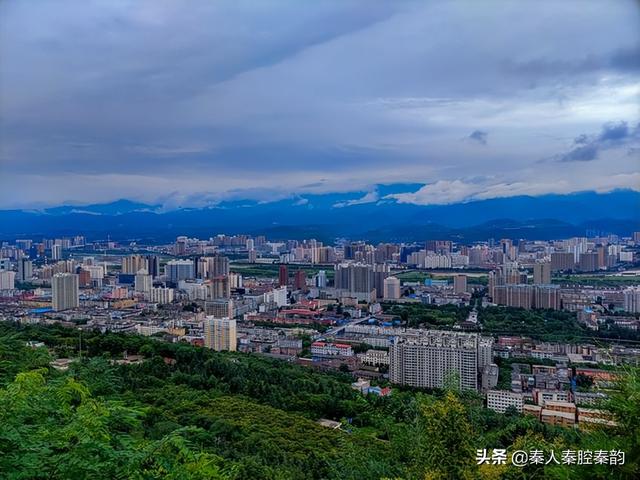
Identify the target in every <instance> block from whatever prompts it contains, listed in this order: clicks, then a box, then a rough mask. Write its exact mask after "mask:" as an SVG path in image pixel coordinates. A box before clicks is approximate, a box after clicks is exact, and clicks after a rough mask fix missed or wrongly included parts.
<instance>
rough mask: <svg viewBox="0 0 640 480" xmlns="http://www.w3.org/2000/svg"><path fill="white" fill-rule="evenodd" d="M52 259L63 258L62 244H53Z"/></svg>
mask: <svg viewBox="0 0 640 480" xmlns="http://www.w3.org/2000/svg"><path fill="white" fill-rule="evenodd" d="M51 259H52V260H62V245H51Z"/></svg>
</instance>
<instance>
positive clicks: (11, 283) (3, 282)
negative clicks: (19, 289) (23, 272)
mask: <svg viewBox="0 0 640 480" xmlns="http://www.w3.org/2000/svg"><path fill="white" fill-rule="evenodd" d="M15 279H16V272H13V271H11V270H0V290H13V289H14V288H15Z"/></svg>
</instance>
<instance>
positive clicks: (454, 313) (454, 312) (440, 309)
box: [382, 302, 471, 328]
mask: <svg viewBox="0 0 640 480" xmlns="http://www.w3.org/2000/svg"><path fill="white" fill-rule="evenodd" d="M382 308H383V311H384V313H386V314H389V315H396V316H397V317H398V318H400V319H401V320H402V321H403V324H404V325H406V326H407V327H410V328H417V327H424V328H438V327H451V326H452V325H453V324H454V323H456V322H460V321H463V320H465V319H466V318H467V317H468V316H469V312H470V311H471V308H468V307H457V306H455V305H427V304H424V303H417V302H416V303H383V304H382Z"/></svg>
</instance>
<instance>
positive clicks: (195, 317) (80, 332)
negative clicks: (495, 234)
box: [0, 233, 640, 478]
mask: <svg viewBox="0 0 640 480" xmlns="http://www.w3.org/2000/svg"><path fill="white" fill-rule="evenodd" d="M639 254H640V233H635V234H634V235H633V237H631V238H620V237H617V236H597V235H593V236H590V237H585V238H570V239H562V240H557V241H532V240H522V239H520V240H512V239H501V240H497V241H496V240H493V239H490V240H488V241H487V242H480V243H477V244H473V245H460V244H457V243H455V242H452V241H448V240H427V241H426V242H423V243H419V244H418V243H416V244H392V243H382V244H378V245H370V244H368V243H366V242H363V241H358V242H353V241H347V240H344V239H340V240H338V241H337V242H336V243H335V245H324V244H322V243H321V242H318V241H315V240H304V241H297V240H286V241H273V240H269V239H267V238H265V237H261V236H256V237H251V236H244V235H235V236H227V235H217V236H215V237H212V238H209V239H207V240H200V239H196V238H187V237H178V238H177V239H176V241H175V243H173V244H169V245H141V244H138V243H136V242H135V241H128V242H115V241H111V240H109V239H106V240H101V241H90V242H88V241H86V239H85V238H84V237H82V236H75V237H71V238H57V239H24V238H21V239H17V240H15V241H14V242H5V243H3V244H2V248H1V249H0V257H1V258H0V292H1V298H0V318H1V319H2V320H3V323H2V324H1V327H0V364H1V365H2V369H0V372H1V374H0V380H1V382H2V390H1V391H0V404H1V405H2V408H1V409H0V421H1V423H2V425H3V433H2V434H0V450H1V451H3V452H4V455H3V457H2V458H1V459H0V471H5V472H12V471H13V472H19V473H16V475H15V476H14V477H10V478H55V477H63V478H81V477H85V476H88V475H91V476H93V477H95V478H118V476H121V477H123V478H125V477H126V478H385V477H388V478H499V477H500V476H501V475H505V477H504V478H521V477H519V476H522V478H541V477H536V475H544V476H545V478H547V477H548V478H605V477H610V476H613V477H614V478H629V477H630V476H633V475H635V474H638V473H640V470H638V468H639V463H638V462H639V460H640V455H639V450H638V449H639V448H640V442H639V438H640V437H639V435H638V432H639V430H638V423H637V422H638V418H639V417H638V413H639V412H638V410H640V401H639V395H640V390H639V386H638V383H639V379H638V373H637V366H638V362H639V359H640V331H639V326H640V320H639V319H638V317H639V314H640V287H639V286H638V285H640V277H639V276H638V270H637V268H638V266H639V260H640V257H639ZM234 352H235V353H234ZM427 445H428V448H426V446H427ZM514 449H519V450H521V451H524V452H526V453H527V455H529V457H528V462H527V464H526V465H524V466H523V467H519V468H517V467H516V466H514V465H513V464H512V463H511V464H510V463H506V462H504V461H501V460H500V458H501V455H506V454H505V453H504V452H505V451H507V450H508V451H510V452H511V451H513V450H514ZM536 452H540V453H539V455H538V457H539V456H540V455H542V456H544V455H547V457H544V458H543V459H542V461H540V458H538V457H536V455H537V454H536ZM549 452H551V457H549ZM554 452H555V453H554ZM577 467H580V468H577ZM61 469H62V470H61ZM113 472H118V473H117V474H115V475H114V473H113ZM165 475H167V476H166V477H165Z"/></svg>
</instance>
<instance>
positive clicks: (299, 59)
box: [0, 0, 640, 208]
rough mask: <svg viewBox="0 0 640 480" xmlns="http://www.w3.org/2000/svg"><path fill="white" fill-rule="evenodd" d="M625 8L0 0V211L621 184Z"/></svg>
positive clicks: (630, 42)
mask: <svg viewBox="0 0 640 480" xmlns="http://www.w3.org/2000/svg"><path fill="white" fill-rule="evenodd" d="M638 25H640V8H639V7H638V3H637V2H634V1H633V0H619V1H615V2H604V1H595V0H593V1H589V0H579V1H544V0H543V1H539V0H538V1H526V0H525V1H518V2H511V1H506V0H505V1H491V0H488V1H482V2H479V1H477V0H475V1H468V2H462V1H461V2H444V1H429V2H427V1H420V2H409V1H406V2H404V1H403V2H391V1H389V2H384V1H380V2H371V1H361V2H359V1H322V2H301V1H260V2H257V1H245V2H242V1H240V2H238V1H233V2H231V1H229V2H223V1H217V2H211V1H204V0H203V1H197V0H182V1H177V0H176V1H167V0H136V1H133V0H131V1H128V0H103V1H96V0H77V1H76V0H65V1H64V2H57V1H51V0H42V1H39V2H24V1H18V0H5V1H3V2H0V208H17V207H34V206H45V205H56V204H62V203H75V204H83V203H92V202H107V201H111V200H115V199H118V198H129V199H134V200H140V201H146V202H161V203H164V204H166V205H177V204H180V205H183V206H184V205H192V206H201V205H205V204H211V203H215V202H217V201H220V200H223V199H230V198H231V199H233V198H250V199H256V200H266V201H268V200H273V199H278V198H282V197H286V196H290V195H303V194H305V193H310V194H311V193H323V192H346V191H364V192H368V193H367V194H366V195H365V196H363V198H362V199H361V201H362V202H376V201H378V200H379V198H380V194H379V193H378V192H377V191H376V189H375V185H376V184H380V183H385V184H391V183H402V182H419V183H424V184H425V186H424V187H423V188H421V189H420V190H418V191H417V192H410V193H399V194H393V197H392V198H395V199H396V200H397V201H398V202H405V203H416V204H442V203H456V202H461V201H468V200H473V199H484V198H495V197H509V196H514V195H522V194H527V195H541V194H545V193H569V192H575V191H582V190H596V191H601V192H603V191H610V190H612V189H616V188H632V189H635V190H640V129H639V128H638V122H639V120H640V119H639V115H638V111H639V110H638V106H639V103H638V100H639V96H640V80H639V78H640V76H639V74H640V27H638Z"/></svg>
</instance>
